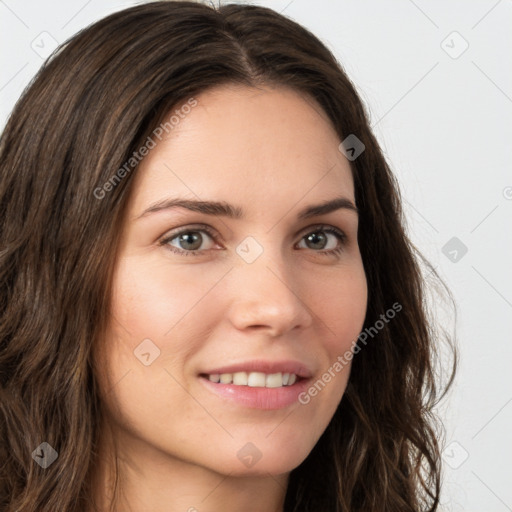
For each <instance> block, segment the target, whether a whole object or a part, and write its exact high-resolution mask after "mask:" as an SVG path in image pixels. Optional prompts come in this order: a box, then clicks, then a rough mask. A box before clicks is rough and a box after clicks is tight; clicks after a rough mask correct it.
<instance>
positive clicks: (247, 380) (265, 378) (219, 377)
mask: <svg viewBox="0 0 512 512" xmlns="http://www.w3.org/2000/svg"><path fill="white" fill-rule="evenodd" d="M200 377H203V378H205V379H208V380H209V381H210V382H214V383H221V384H232V385H233V386H249V387H252V388H282V387H284V386H293V385H294V384H295V382H297V381H298V380H301V379H302V377H297V375H296V374H295V373H287V372H286V373H282V372H278V373H268V374H266V373H263V372H235V373H211V374H205V373H202V374H201V375H200Z"/></svg>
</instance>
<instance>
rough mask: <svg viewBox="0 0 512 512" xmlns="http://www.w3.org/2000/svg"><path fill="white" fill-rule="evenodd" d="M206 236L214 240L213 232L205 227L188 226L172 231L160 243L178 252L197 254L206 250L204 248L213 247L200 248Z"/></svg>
mask: <svg viewBox="0 0 512 512" xmlns="http://www.w3.org/2000/svg"><path fill="white" fill-rule="evenodd" d="M205 235H206V237H205ZM205 238H209V239H210V240H211V241H213V233H211V232H210V231H209V230H208V229H206V228H205V227H203V228H201V229H195V228H187V229H182V230H180V231H177V232H174V233H171V234H170V235H168V236H166V237H165V238H164V239H163V240H162V241H161V242H160V244H161V245H165V246H166V247H167V248H168V249H170V250H171V251H172V252H175V253H177V254H182V255H185V256H188V255H194V256H197V255H198V254H199V253H201V252H204V250H209V249H211V248H212V247H207V248H206V249H205V248H204V247H203V250H199V249H200V248H201V246H202V245H203V243H204V241H205Z"/></svg>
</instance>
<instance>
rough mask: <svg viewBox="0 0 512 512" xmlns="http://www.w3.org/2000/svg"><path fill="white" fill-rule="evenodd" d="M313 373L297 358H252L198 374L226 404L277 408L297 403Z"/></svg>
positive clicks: (207, 386) (204, 383) (210, 389)
mask: <svg viewBox="0 0 512 512" xmlns="http://www.w3.org/2000/svg"><path fill="white" fill-rule="evenodd" d="M311 377H312V373H311V372H310V370H309V369H308V368H307V367H306V366H305V365H302V364H300V363H296V362H280V363H273V362H262V361H253V362H248V363H244V364H239V365H232V366H229V367H223V368H216V369H214V370H210V371H207V372H203V373H200V374H199V379H200V381H201V382H202V384H203V385H204V386H205V387H206V388H207V389H208V390H209V391H210V392H212V393H213V394H214V395H216V397H217V398H220V399H221V401H222V402H223V403H224V404H227V405H230V406H233V405H234V406H236V407H240V406H241V407H245V408H250V409H264V410H275V409H282V408H285V407H289V406H291V405H293V404H294V403H297V401H298V396H299V395H300V393H301V392H303V391H304V390H305V389H306V388H307V386H308V385H309V381H310V380H311Z"/></svg>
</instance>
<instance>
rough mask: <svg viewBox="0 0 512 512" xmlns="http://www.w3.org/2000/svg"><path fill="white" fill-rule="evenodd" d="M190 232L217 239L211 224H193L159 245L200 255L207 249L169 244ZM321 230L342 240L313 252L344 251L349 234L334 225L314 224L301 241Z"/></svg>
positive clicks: (338, 252) (171, 249)
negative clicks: (200, 249) (201, 233)
mask: <svg viewBox="0 0 512 512" xmlns="http://www.w3.org/2000/svg"><path fill="white" fill-rule="evenodd" d="M190 232H192V233H196V232H198V233H200V232H205V233H207V234H208V236H210V237H211V238H212V240H214V241H216V240H215V233H214V232H213V231H212V230H211V229H210V228H209V226H206V225H198V226H192V227H188V228H186V229H182V230H180V231H177V232H175V233H171V234H170V235H168V236H166V237H165V238H163V239H162V240H161V241H160V242H159V245H162V246H166V248H167V249H169V250H170V251H171V252H173V253H176V254H179V255H182V256H199V255H200V254H201V253H203V252H205V251H204V250H203V251H199V250H194V251H185V250H180V249H178V248H176V247H174V246H172V245H169V242H171V241H172V240H174V239H175V238H177V237H178V236H180V235H183V234H185V233H190ZM319 232H324V233H331V234H333V235H335V236H336V238H337V239H338V241H339V242H340V244H339V245H338V247H336V249H330V250H319V251H315V250H313V249H312V250H313V252H315V253H317V254H322V255H336V256H337V255H339V254H340V253H341V252H342V251H343V249H344V245H345V244H346V242H347V235H346V234H345V233H344V232H343V231H340V230H339V229H336V228H334V227H332V226H324V225H318V226H312V227H311V231H308V232H307V233H305V234H304V236H303V237H302V238H301V241H302V240H303V239H304V238H305V237H306V236H308V235H311V234H313V233H319Z"/></svg>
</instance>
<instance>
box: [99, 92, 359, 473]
mask: <svg viewBox="0 0 512 512" xmlns="http://www.w3.org/2000/svg"><path fill="white" fill-rule="evenodd" d="M195 99H196V100H197V105H195V106H193V107H191V108H190V109H188V108H185V109H181V110H180V109H179V108H178V110H179V112H180V113H181V115H180V116H178V119H179V122H176V119H177V118H174V123H173V124H174V127H173V129H172V130H169V133H168V134H166V133H165V131H163V134H164V135H166V136H165V137H162V140H161V141H160V140H159V139H158V138H157V137H156V136H153V137H152V138H153V141H154V143H155V144H156V145H155V146H154V147H152V149H150V150H149V154H148V155H147V156H146V157H145V158H144V159H143V161H142V163H141V164H140V166H139V168H138V170H137V175H136V176H134V179H135V183H134V184H133V185H134V189H133V195H132V197H131V199H130V204H129V208H128V214H127V218H126V220H125V228H124V231H123V234H122V243H121V247H120V252H119V258H118V261H117V264H116V271H115V275H114V288H113V318H112V322H111V325H110V327H109V330H108V333H107V336H106V339H105V340H104V344H103V345H102V347H101V349H100V351H99V352H98V353H97V357H98V362H99V363H101V365H102V371H101V372H100V374H99V380H100V387H101V389H102V400H103V402H104V404H105V405H106V409H107V411H108V413H109V418H110V421H111V424H112V425H113V426H114V428H115V429H116V432H117V434H116V439H117V440H118V442H119V443H120V444H122V446H123V448H122V450H123V453H124V456H125V458H127V459H130V458H131V460H132V461H137V462H138V463H139V462H142V460H143V459H144V457H149V456H151V457H153V460H155V458H154V457H155V456H158V457H159V458H160V460H162V461H164V460H167V461H172V460H179V461H180V462H181V463H183V462H188V463H191V464H193V465H194V466H200V467H203V468H207V469H210V470H213V471H216V472H219V473H223V474H228V473H231V474H232V475H242V474H266V473H271V474H282V473H286V472H289V471H291V470H292V469H293V468H295V467H296V466H298V465H299V464H300V463H301V462H302V461H303V460H304V459H305V457H306V456H307V455H308V453H309V452H310V451H311V450H312V448H313V446H314V445H315V443H316V442H317V440H318V439H319V437H320V435H321V434H322V433H323V431H324V430H325V428H326V427H327V425H328V423H329V421H330V420H331V418H332V416H333V414H334V412H335V410H336V407H337V406H338V404H339V402H340V399H341V398H342V395H343V393H344V390H345V388H346V384H347V380H348V377H349V372H350V363H348V364H345V365H344V366H343V365H339V364H338V365H336V362H337V361H339V359H338V358H339V357H343V355H344V354H345V352H346V351H347V350H350V349H351V345H352V342H353V341H354V340H355V339H356V338H357V336H358V334H359V332H360V330H361V328H362V325H363V321H364V317H365V312H366V302H367V288H366V279H365V273H364V269H363V264H362V261H361V255H360V252H359V247H358V243H357V229H358V215H357V212H356V211H355V210H353V209H351V208H350V204H355V200H354V187H353V180H352V177H351V170H350V166H349V162H348V161H347V159H346V158H345V157H344V155H343V154H342V153H341V152H340V151H339V149H338V146H339V143H340V140H339V137H338V136H337V135H336V133H335V131H334V130H333V128H332V126H331V125H330V124H329V122H328V120H327V117H326V116H325V114H324V113H323V111H322V110H321V108H320V106H319V105H318V104H317V103H315V102H314V101H313V100H311V99H309V98H307V99H304V98H303V96H301V95H299V94H298V93H297V92H294V91H291V90H289V89H284V88H278V89H270V88H264V89H253V88H246V87H241V86H223V87H218V88H216V89H213V90H210V91H208V92H206V93H203V94H201V95H199V96H197V97H196V98H195ZM175 110H176V109H175ZM185 112H188V113H185ZM173 113H175V111H173ZM166 120H167V119H166ZM149 146H153V143H149ZM339 198H343V200H344V201H341V202H340V203H339V204H338V208H336V209H333V210H332V211H324V212H319V211H315V209H314V208H312V207H313V206H317V205H321V204H323V203H326V202H328V201H332V200H334V199H339ZM178 199H179V200H183V201H190V202H192V203H195V202H199V201H201V202H205V203H206V202H216V203H221V205H222V208H220V207H213V206H209V207H206V206H205V205H203V208H201V210H204V211H199V207H197V206H196V207H194V209H187V208H185V207H184V206H174V207H171V206H170V202H171V201H175V200H178ZM105 200H106V199H105ZM340 206H341V207H340ZM234 212H236V213H238V214H239V215H236V216H235V215H231V213H234ZM305 212H309V215H306V213H305ZM228 213H230V214H229V215H228ZM329 230H332V231H329ZM336 232H340V233H341V237H339V236H338V235H337V234H336ZM180 235H181V236H180ZM345 361H346V360H345ZM339 366H343V368H342V369H340V368H339ZM326 372H327V373H328V374H329V375H328V377H330V378H328V377H325V374H326ZM286 374H295V375H297V380H296V382H295V383H293V380H294V379H295V377H292V376H291V375H290V376H288V377H287V375H286ZM322 376H323V378H322ZM233 379H234V382H233ZM219 380H220V382H217V381H219ZM319 382H320V384H319ZM315 383H317V385H316V388H315V389H316V392H315V391H313V392H310V389H311V387H312V386H313V387H314V385H315ZM299 395H300V397H301V399H300V400H299Z"/></svg>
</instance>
